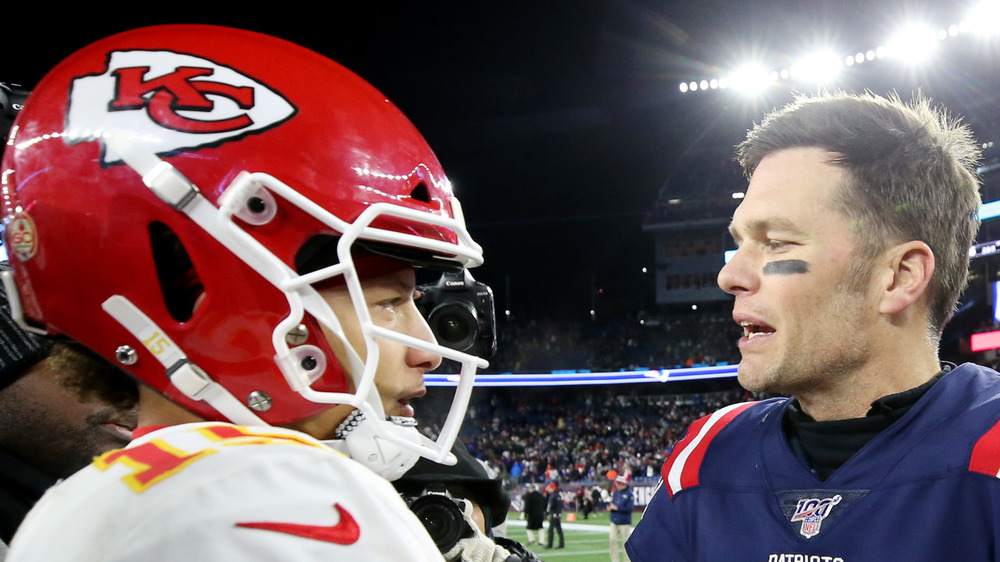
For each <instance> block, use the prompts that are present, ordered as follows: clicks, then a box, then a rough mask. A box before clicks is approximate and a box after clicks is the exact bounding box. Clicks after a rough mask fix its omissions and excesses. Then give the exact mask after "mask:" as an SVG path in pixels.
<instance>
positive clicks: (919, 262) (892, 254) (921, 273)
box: [878, 240, 934, 314]
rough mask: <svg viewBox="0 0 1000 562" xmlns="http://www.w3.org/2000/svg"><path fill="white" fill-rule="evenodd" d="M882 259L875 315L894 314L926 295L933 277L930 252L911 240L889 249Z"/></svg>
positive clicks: (924, 245) (932, 261) (925, 246)
mask: <svg viewBox="0 0 1000 562" xmlns="http://www.w3.org/2000/svg"><path fill="white" fill-rule="evenodd" d="M883 256H884V259H885V260H886V261H884V262H883V264H884V266H883V268H881V270H880V272H881V275H880V276H879V279H880V281H881V284H880V286H879V287H878V289H879V291H880V292H881V298H880V300H879V312H882V313H883V314H898V313H900V312H903V311H905V310H906V309H908V308H909V307H910V306H911V305H912V304H913V303H915V302H917V301H918V300H920V298H921V297H922V296H923V295H924V293H925V292H926V291H927V286H928V285H929V284H930V281H931V276H932V275H933V274H934V252H933V251H931V248H930V246H928V245H927V244H926V243H924V242H921V241H919V240H911V241H909V242H904V243H902V244H898V245H896V246H894V247H892V248H890V249H889V250H887V251H886V253H885V254H883Z"/></svg>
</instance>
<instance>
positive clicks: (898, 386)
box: [793, 347, 941, 421]
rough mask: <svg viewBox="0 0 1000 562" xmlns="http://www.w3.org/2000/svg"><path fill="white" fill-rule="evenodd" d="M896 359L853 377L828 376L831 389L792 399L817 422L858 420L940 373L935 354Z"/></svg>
mask: <svg viewBox="0 0 1000 562" xmlns="http://www.w3.org/2000/svg"><path fill="white" fill-rule="evenodd" d="M902 349H906V348H905V347H902ZM898 359H899V360H895V359H894V360H892V361H886V360H883V361H870V362H869V363H868V364H866V365H865V366H863V367H862V368H860V369H857V370H855V371H853V372H852V373H849V374H845V373H841V374H839V375H831V379H832V380H831V384H830V385H827V386H824V387H822V388H819V389H816V390H812V389H810V390H807V391H803V392H796V393H793V395H794V397H795V399H796V400H798V402H799V406H800V407H801V409H802V411H803V412H804V413H805V414H807V415H809V416H810V417H811V418H812V419H814V420H816V421H832V420H846V419H854V418H861V417H864V416H865V415H867V413H868V410H869V409H870V408H871V405H872V403H873V402H875V401H876V400H878V399H879V398H882V397H884V396H889V395H891V394H897V393H900V392H904V391H907V390H909V389H911V388H916V387H918V386H920V385H922V384H924V383H926V382H927V381H929V380H930V379H931V378H933V377H934V375H936V374H937V373H938V372H939V371H940V370H941V365H940V363H939V361H938V359H937V356H936V354H923V355H922V356H920V357H917V356H916V354H915V355H914V356H911V357H907V358H898Z"/></svg>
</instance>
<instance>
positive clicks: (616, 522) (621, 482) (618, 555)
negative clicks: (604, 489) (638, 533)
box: [608, 474, 635, 562]
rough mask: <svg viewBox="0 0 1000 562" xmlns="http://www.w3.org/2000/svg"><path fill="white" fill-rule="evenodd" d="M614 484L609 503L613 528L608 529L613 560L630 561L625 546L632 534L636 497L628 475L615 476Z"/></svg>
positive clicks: (618, 561) (619, 561)
mask: <svg viewBox="0 0 1000 562" xmlns="http://www.w3.org/2000/svg"><path fill="white" fill-rule="evenodd" d="M613 486H614V491H613V492H612V493H611V502H610V503H609V504H608V513H609V514H610V516H611V528H610V529H609V531H608V542H609V546H610V547H611V562H621V560H624V561H625V562H629V559H628V554H627V553H625V552H624V549H623V546H624V544H625V541H627V540H628V537H629V535H631V534H632V510H633V509H634V508H635V499H634V498H633V496H632V489H631V488H630V487H629V485H628V476H626V475H624V474H619V475H617V476H615V480H614V484H613Z"/></svg>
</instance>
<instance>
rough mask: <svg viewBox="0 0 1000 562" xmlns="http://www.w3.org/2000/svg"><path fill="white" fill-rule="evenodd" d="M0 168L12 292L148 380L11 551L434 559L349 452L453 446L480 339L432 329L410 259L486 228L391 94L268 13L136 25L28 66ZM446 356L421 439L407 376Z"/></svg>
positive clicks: (447, 259) (27, 314)
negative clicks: (121, 443)
mask: <svg viewBox="0 0 1000 562" xmlns="http://www.w3.org/2000/svg"><path fill="white" fill-rule="evenodd" d="M0 173H2V178H0V182H2V183H0V190H2V209H3V213H4V223H5V229H6V230H5V236H6V243H7V247H8V252H9V254H10V260H11V264H12V267H13V271H12V273H11V274H7V275H6V276H5V277H4V278H3V281H4V283H5V285H6V286H7V288H8V291H9V293H10V297H11V305H12V311H13V313H14V316H15V317H20V318H22V319H23V326H24V327H25V328H26V329H29V330H34V331H37V332H40V333H44V334H47V335H50V336H57V337H65V338H67V339H70V340H73V341H76V342H80V343H82V344H83V345H85V346H87V347H88V348H90V349H91V350H93V351H95V352H96V353H98V354H100V355H102V356H103V357H105V358H106V359H108V360H109V361H112V362H114V363H115V364H117V365H119V366H120V367H121V368H122V369H124V370H126V371H127V372H128V373H130V374H131V375H133V376H134V377H135V378H137V379H138V380H139V381H141V382H142V383H143V384H142V385H141V387H142V388H141V391H140V426H143V427H140V429H138V430H137V431H136V436H137V437H136V439H135V440H134V441H133V442H132V443H131V444H130V445H129V446H128V447H127V448H125V449H121V450H117V451H113V452H111V453H108V454H105V455H103V456H101V457H99V458H97V459H96V460H95V462H94V463H93V464H92V465H90V466H89V467H87V468H85V469H84V470H83V471H81V472H79V473H77V474H76V475H74V476H73V477H71V478H70V479H68V480H67V481H66V482H64V483H63V484H61V485H59V486H57V487H55V488H54V489H53V490H52V491H51V492H50V493H49V494H48V495H47V496H46V497H45V498H43V500H42V502H41V504H40V506H39V509H36V510H35V511H34V512H33V513H32V514H30V515H29V517H28V519H27V520H26V522H25V524H24V525H23V526H22V528H21V529H20V531H19V533H18V535H17V536H15V539H14V541H13V545H12V550H11V552H10V560H42V559H65V558H67V557H71V558H73V559H75V560H89V559H94V560H96V559H100V560H111V559H185V560H201V559H206V560H208V559H210V560H218V559H237V558H239V559H244V560H250V559H268V560H272V559H300V558H306V559H312V558H320V557H322V558H323V559H326V560H330V559H339V558H347V557H349V558H350V559H352V560H383V559H393V560H403V559H405V560H437V559H440V554H439V553H438V552H437V550H436V549H435V547H434V544H433V542H431V541H430V539H429V538H428V536H427V535H426V533H424V531H423V529H422V527H421V525H420V523H419V522H418V521H417V520H416V519H415V518H414V517H413V515H412V514H411V513H409V511H407V509H406V507H405V504H403V503H402V501H401V500H400V499H399V498H398V496H397V495H396V494H395V492H394V491H393V489H392V487H391V486H390V485H389V484H388V483H387V482H386V481H385V480H383V479H380V478H377V477H375V476H374V474H373V473H372V472H370V471H367V470H359V469H358V467H359V466H360V465H359V464H358V463H361V464H363V465H365V466H367V467H368V468H370V469H372V470H373V471H375V472H377V473H379V474H381V475H382V476H384V477H386V478H389V479H392V478H395V477H398V476H399V475H401V474H402V473H403V472H405V471H406V470H407V469H408V468H409V467H411V466H412V465H413V463H415V462H416V459H417V458H418V457H419V456H424V457H427V458H429V459H431V460H434V461H436V462H444V463H448V462H454V456H453V455H452V454H451V452H450V451H451V446H452V443H453V442H454V439H455V437H456V436H457V434H458V430H459V428H460V425H461V420H462V418H463V417H464V413H465V407H466V404H467V402H468V398H469V394H470V392H471V390H472V382H473V378H474V376H475V371H476V369H477V368H482V367H483V366H485V365H486V362H485V361H484V360H482V359H480V358H477V357H474V356H471V355H468V354H465V353H461V352H457V351H453V350H450V349H447V348H444V347H442V346H439V345H437V344H436V343H435V342H434V337H433V335H432V334H431V331H430V329H429V328H428V326H427V323H426V322H425V321H424V319H423V318H422V316H421V315H420V313H419V312H418V310H417V309H416V306H415V304H414V299H416V298H418V296H419V294H418V292H417V291H416V281H415V278H414V277H415V273H414V271H415V269H416V268H433V269H437V270H461V269H462V268H470V267H474V266H476V265H479V264H480V263H482V251H481V248H480V247H479V246H478V245H477V244H476V243H475V242H474V241H473V240H472V238H471V237H470V236H469V234H468V232H467V231H466V227H465V223H464V218H463V216H462V211H461V207H460V205H459V203H458V200H457V199H456V198H455V196H454V194H453V192H452V189H451V186H450V184H449V183H448V180H447V178H446V176H445V175H444V172H443V170H442V169H441V166H440V164H439V163H438V161H437V159H436V158H435V156H434V154H433V153H432V152H431V150H430V148H429V147H428V146H427V144H426V142H425V141H424V139H423V138H422V137H421V136H420V134H419V133H418V132H417V130H416V129H415V128H414V127H413V125H412V124H411V123H410V122H409V121H408V120H407V119H406V118H405V117H404V116H403V115H402V114H401V113H400V112H399V110H398V109H397V108H396V107H394V106H393V105H392V104H391V103H390V102H389V101H387V100H386V99H385V97H384V96H383V95H382V94H380V93H379V92H378V91H376V90H375V89H374V88H373V87H372V86H371V85H369V84H368V83H366V82H365V81H363V80H362V79H360V78H358V77H357V76H356V75H354V74H353V73H351V72H350V71H348V70H346V69H345V68H343V67H342V66H340V65H338V64H336V63H334V62H333V61H331V60H329V59H327V58H325V57H323V56H321V55H319V54H317V53H314V52H312V51H309V50H307V49H304V48H302V47H300V46H297V45H294V44H291V43H288V42H286V41H284V40H281V39H277V38H274V37H270V36H265V35H261V34H257V33H252V32H247V31H242V30H235V29H229V28H219V27H210V26H200V25H183V26H160V27H150V28H144V29H138V30H134V31H130V32H125V33H121V34H118V35H115V36H112V37H110V38H107V39H104V40H102V41H98V42H97V43H94V44H92V45H90V46H88V47H85V48H83V49H82V50H80V51H78V52H77V53H75V54H73V55H72V56H70V57H69V58H67V59H66V60H65V61H63V62H62V63H61V64H60V65H58V66H57V67H56V68H55V69H53V70H52V71H51V72H49V74H48V75H47V76H46V77H45V78H44V79H43V80H42V81H41V82H40V83H39V84H38V85H37V86H36V87H35V88H33V90H32V94H31V96H30V97H29V99H28V100H27V102H26V104H25V108H24V110H23V111H22V113H21V115H20V116H19V118H18V120H17V121H16V122H15V124H14V127H13V129H12V131H11V137H10V140H9V142H8V146H7V147H6V150H5V153H4V159H3V165H2V170H0ZM442 357H447V358H449V359H452V360H455V361H457V362H458V363H460V364H461V365H462V368H461V375H460V376H459V379H460V383H459V385H458V387H457V390H456V394H455V399H454V401H453V403H452V407H451V411H450V412H449V417H448V418H447V420H446V422H445V423H444V425H443V427H442V430H441V432H440V435H439V436H438V437H437V439H436V440H431V439H429V438H427V437H425V436H424V435H422V434H421V433H420V432H418V430H417V428H416V422H415V421H414V420H413V409H412V406H411V404H410V401H411V399H413V398H416V397H419V396H421V395H422V394H423V392H424V386H423V378H422V377H423V374H424V373H425V372H426V371H429V370H432V369H433V368H435V367H436V366H437V365H438V364H439V363H440V361H441V358H442ZM331 448H333V449H336V450H338V451H340V452H343V453H344V454H345V455H346V456H349V457H351V458H352V459H354V461H357V462H353V461H350V460H347V459H346V458H345V457H344V455H341V454H338V453H337V452H334V451H331V450H330V449H331ZM386 529H392V531H391V532H392V538H391V540H386V538H385V535H384V533H385V532H386ZM56 533H58V536H59V540H57V541H54V540H52V539H53V538H54V537H55V536H56ZM70 553H71V554H70Z"/></svg>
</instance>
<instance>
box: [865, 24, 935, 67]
mask: <svg viewBox="0 0 1000 562" xmlns="http://www.w3.org/2000/svg"><path fill="white" fill-rule="evenodd" d="M938 42H939V40H938V36H937V32H936V31H934V30H933V29H931V28H929V27H927V26H924V25H919V24H913V25H910V26H908V27H906V28H904V29H903V30H902V31H900V32H899V34H898V35H896V36H895V37H894V38H893V39H892V41H890V42H889V44H888V45H886V56H890V57H892V58H895V59H899V60H902V61H905V62H910V63H919V62H923V61H924V60H926V59H928V58H930V56H931V55H932V54H933V53H934V50H935V49H936V48H937V45H938ZM876 54H877V53H876Z"/></svg>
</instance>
